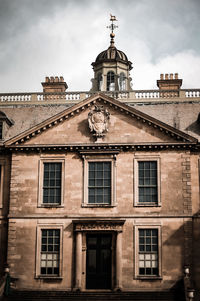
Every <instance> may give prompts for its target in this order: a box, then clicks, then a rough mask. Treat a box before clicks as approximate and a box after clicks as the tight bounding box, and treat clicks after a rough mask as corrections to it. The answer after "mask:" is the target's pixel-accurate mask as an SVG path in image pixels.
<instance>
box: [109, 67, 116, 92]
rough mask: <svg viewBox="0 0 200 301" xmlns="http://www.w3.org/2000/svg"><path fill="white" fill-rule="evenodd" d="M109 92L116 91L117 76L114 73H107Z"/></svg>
mask: <svg viewBox="0 0 200 301" xmlns="http://www.w3.org/2000/svg"><path fill="white" fill-rule="evenodd" d="M107 91H115V74H114V72H112V71H109V72H108V73H107Z"/></svg>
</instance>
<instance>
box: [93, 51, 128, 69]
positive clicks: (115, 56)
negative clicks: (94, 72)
mask: <svg viewBox="0 0 200 301" xmlns="http://www.w3.org/2000/svg"><path fill="white" fill-rule="evenodd" d="M112 61H114V62H122V63H125V64H126V65H128V66H129V70H131V69H132V63H131V62H130V61H129V60H128V57H127V56H126V54H125V53H124V52H123V51H121V50H118V49H117V48H116V47H115V46H110V47H109V48H108V49H106V50H104V51H102V52H101V53H100V54H99V55H98V56H97V58H96V60H95V62H94V63H92V65H93V66H96V65H98V64H100V63H103V62H112Z"/></svg>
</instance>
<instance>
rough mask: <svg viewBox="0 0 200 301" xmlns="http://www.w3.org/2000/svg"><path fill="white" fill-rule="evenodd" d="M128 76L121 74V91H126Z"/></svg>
mask: <svg viewBox="0 0 200 301" xmlns="http://www.w3.org/2000/svg"><path fill="white" fill-rule="evenodd" d="M126 84H127V80H126V75H125V73H124V72H120V74H119V91H126Z"/></svg>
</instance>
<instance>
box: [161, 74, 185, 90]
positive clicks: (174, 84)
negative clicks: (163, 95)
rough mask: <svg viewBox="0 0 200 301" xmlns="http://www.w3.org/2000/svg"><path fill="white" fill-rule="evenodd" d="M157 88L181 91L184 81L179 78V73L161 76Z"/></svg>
mask: <svg viewBox="0 0 200 301" xmlns="http://www.w3.org/2000/svg"><path fill="white" fill-rule="evenodd" d="M157 86H158V88H159V90H179V89H180V88H181V86H182V79H179V78H178V73H175V74H173V73H170V74H160V79H159V80H157Z"/></svg>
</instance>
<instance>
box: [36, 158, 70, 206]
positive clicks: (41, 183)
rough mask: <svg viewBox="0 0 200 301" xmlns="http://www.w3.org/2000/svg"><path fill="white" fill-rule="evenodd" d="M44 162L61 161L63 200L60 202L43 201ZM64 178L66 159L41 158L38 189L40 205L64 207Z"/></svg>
mask: <svg viewBox="0 0 200 301" xmlns="http://www.w3.org/2000/svg"><path fill="white" fill-rule="evenodd" d="M44 163H61V200H60V204H58V203H43V180H44ZM64 179H65V159H64V158H60V157H58V158H57V157H49V158H41V159H40V160H39V189H38V207H45V208H48V207H63V206H64Z"/></svg>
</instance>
